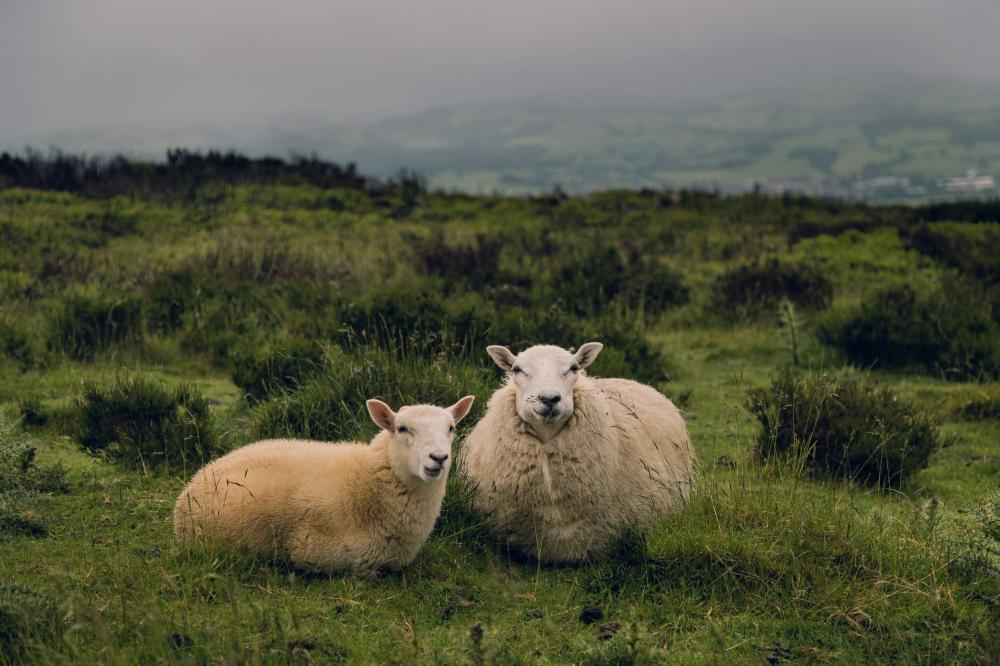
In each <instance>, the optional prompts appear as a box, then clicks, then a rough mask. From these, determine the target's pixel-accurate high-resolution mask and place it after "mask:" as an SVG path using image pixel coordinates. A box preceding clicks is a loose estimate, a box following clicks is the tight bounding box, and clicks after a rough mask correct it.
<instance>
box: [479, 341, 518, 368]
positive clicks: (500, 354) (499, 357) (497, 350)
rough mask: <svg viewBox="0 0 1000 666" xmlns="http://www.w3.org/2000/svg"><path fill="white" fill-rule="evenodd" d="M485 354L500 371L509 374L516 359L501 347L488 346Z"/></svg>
mask: <svg viewBox="0 0 1000 666" xmlns="http://www.w3.org/2000/svg"><path fill="white" fill-rule="evenodd" d="M486 353H487V354H489V355H490V358H492V359H493V362H494V363H496V364H497V365H499V366H500V369H501V370H506V371H507V372H510V371H511V369H512V368H513V367H514V360H515V359H516V358H517V357H516V356H514V354H512V353H511V351H510V350H509V349H507V348H506V347H503V346H501V345H490V346H489V347H487V348H486Z"/></svg>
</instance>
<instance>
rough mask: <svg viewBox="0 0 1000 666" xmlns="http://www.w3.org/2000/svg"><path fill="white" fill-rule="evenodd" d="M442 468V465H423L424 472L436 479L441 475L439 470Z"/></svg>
mask: <svg viewBox="0 0 1000 666" xmlns="http://www.w3.org/2000/svg"><path fill="white" fill-rule="evenodd" d="M443 470H444V468H443V467H428V466H426V465H424V474H425V475H426V476H427V477H428V478H431V479H436V478H438V477H439V476H441V472H442V471H443Z"/></svg>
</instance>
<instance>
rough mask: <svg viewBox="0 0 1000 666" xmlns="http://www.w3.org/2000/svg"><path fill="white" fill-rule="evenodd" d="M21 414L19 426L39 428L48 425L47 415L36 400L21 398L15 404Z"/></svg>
mask: <svg viewBox="0 0 1000 666" xmlns="http://www.w3.org/2000/svg"><path fill="white" fill-rule="evenodd" d="M17 407H18V411H20V413H21V424H22V425H24V426H26V427H30V428H41V427H43V426H45V425H47V424H48V422H49V413H48V411H46V409H45V407H44V406H43V405H42V401H41V400H39V399H38V398H23V399H21V400H20V401H18V403H17Z"/></svg>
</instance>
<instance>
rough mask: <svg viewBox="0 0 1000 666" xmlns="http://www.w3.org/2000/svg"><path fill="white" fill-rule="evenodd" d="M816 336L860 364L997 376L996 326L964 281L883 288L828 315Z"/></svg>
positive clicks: (999, 344)
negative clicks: (857, 303) (919, 287)
mask: <svg viewBox="0 0 1000 666" xmlns="http://www.w3.org/2000/svg"><path fill="white" fill-rule="evenodd" d="M818 335H819V338H820V340H822V341H823V342H825V343H826V344H828V345H831V346H833V347H836V348H838V349H840V350H841V351H842V352H844V354H845V355H846V356H847V358H848V359H849V360H850V361H852V362H853V363H857V364H860V365H864V366H878V367H883V368H903V367H910V368H914V369H917V370H920V371H923V372H927V373H933V374H939V375H941V376H943V377H946V378H949V379H971V380H983V379H992V378H997V377H1000V324H997V322H996V321H994V319H993V317H992V315H991V312H990V304H989V302H988V301H987V300H986V299H984V298H983V296H982V294H981V291H980V290H979V289H977V288H975V287H973V286H971V285H967V284H964V283H959V282H949V283H946V284H943V285H940V286H937V287H935V288H932V289H927V290H921V291H918V290H917V289H915V288H914V287H912V286H910V285H897V286H891V287H888V288H885V289H883V290H881V291H879V292H877V293H875V294H874V295H873V296H871V297H870V298H869V299H868V300H866V301H865V302H863V303H861V305H860V306H858V307H856V308H854V309H852V310H849V311H846V312H841V313H834V314H833V315H831V316H830V317H828V318H827V319H826V321H824V322H822V323H821V324H820V326H819V329H818Z"/></svg>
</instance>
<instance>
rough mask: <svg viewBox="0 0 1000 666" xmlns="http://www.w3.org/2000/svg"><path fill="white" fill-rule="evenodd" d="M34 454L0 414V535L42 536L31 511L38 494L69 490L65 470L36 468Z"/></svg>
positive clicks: (37, 520)
mask: <svg viewBox="0 0 1000 666" xmlns="http://www.w3.org/2000/svg"><path fill="white" fill-rule="evenodd" d="M36 454H37V450H36V449H35V447H34V446H33V445H32V444H31V442H30V441H29V440H28V438H27V436H26V435H25V434H24V433H23V432H22V431H21V430H20V428H18V427H17V425H16V424H15V423H14V422H13V421H12V420H11V419H10V418H9V417H8V416H7V415H6V414H5V413H3V412H0V535H5V536H15V537H16V536H34V537H40V536H45V534H47V531H46V529H45V525H44V524H43V523H42V522H41V521H40V520H39V519H38V517H37V515H36V513H37V512H36V510H35V509H36V507H37V504H38V502H39V498H40V493H54V492H66V491H68V490H69V487H68V485H67V483H66V470H65V469H64V468H63V467H62V466H54V467H39V466H38V464H37V462H36Z"/></svg>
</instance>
